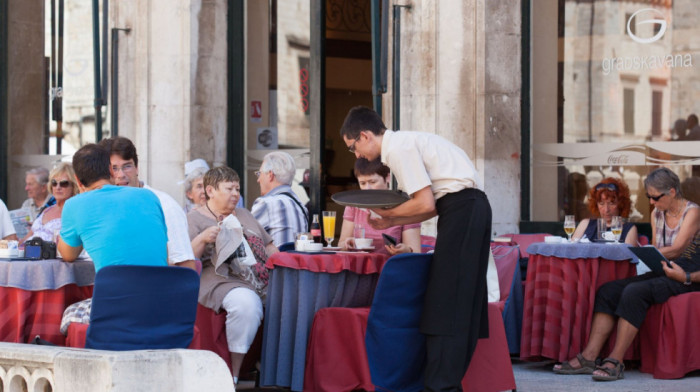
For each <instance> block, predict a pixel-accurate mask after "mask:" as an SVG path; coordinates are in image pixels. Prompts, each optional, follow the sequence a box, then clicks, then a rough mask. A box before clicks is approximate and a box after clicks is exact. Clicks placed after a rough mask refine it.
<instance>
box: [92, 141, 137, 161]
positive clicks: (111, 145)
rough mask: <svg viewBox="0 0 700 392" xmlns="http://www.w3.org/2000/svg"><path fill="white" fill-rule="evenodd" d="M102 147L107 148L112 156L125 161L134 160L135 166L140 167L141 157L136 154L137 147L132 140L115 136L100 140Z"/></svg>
mask: <svg viewBox="0 0 700 392" xmlns="http://www.w3.org/2000/svg"><path fill="white" fill-rule="evenodd" d="M100 146H102V147H104V148H106V149H107V151H109V155H110V156H112V155H114V154H116V155H119V156H120V157H121V158H122V159H123V160H125V161H128V160H129V159H132V160H133V161H134V165H135V166H136V167H139V156H138V154H136V146H134V143H132V142H131V140H129V139H127V138H125V137H123V136H115V137H111V138H109V139H102V140H100Z"/></svg>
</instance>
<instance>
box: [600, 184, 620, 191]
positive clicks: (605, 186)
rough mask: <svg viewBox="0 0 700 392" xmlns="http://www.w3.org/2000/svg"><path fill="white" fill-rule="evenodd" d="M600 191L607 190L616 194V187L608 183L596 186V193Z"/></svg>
mask: <svg viewBox="0 0 700 392" xmlns="http://www.w3.org/2000/svg"><path fill="white" fill-rule="evenodd" d="M601 189H603V190H608V191H611V192H617V185H615V184H612V183H608V184H598V185H596V186H595V190H596V191H599V190H601Z"/></svg>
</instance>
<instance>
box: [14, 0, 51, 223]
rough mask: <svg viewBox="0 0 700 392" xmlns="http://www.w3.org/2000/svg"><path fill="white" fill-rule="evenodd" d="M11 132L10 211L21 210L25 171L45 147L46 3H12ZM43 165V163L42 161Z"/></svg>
mask: <svg viewBox="0 0 700 392" xmlns="http://www.w3.org/2000/svg"><path fill="white" fill-rule="evenodd" d="M8 19H9V23H8V29H7V30H8V52H9V53H8V56H7V58H8V64H7V68H8V70H7V84H8V86H7V87H8V96H7V116H8V118H7V129H8V139H9V140H8V143H7V146H8V147H7V149H8V156H9V158H10V162H8V167H9V178H8V200H5V202H6V204H7V207H8V208H9V209H15V208H19V206H20V205H21V204H22V202H23V201H24V199H26V198H27V194H26V193H25V192H24V178H25V171H26V170H27V169H28V167H29V166H33V165H35V164H38V161H35V160H33V159H31V157H32V156H36V155H38V154H42V152H43V145H44V139H43V134H44V110H45V104H44V99H45V97H46V89H45V87H46V86H45V84H44V81H45V77H44V73H45V65H44V7H43V1H42V0H27V1H11V2H9V4H8ZM42 163H43V162H42Z"/></svg>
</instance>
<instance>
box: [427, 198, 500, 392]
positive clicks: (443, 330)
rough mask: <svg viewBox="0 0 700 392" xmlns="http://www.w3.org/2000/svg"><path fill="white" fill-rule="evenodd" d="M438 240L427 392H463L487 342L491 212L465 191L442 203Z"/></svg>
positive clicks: (431, 283)
mask: <svg viewBox="0 0 700 392" xmlns="http://www.w3.org/2000/svg"><path fill="white" fill-rule="evenodd" d="M436 207H437V212H438V216H439V218H438V235H437V241H436V244H435V254H434V255H433V261H432V264H431V266H430V276H429V278H428V287H427V290H426V295H425V304H424V310H423V316H422V319H421V332H422V333H424V334H426V336H427V340H426V344H427V362H426V369H425V390H426V391H461V390H462V387H461V382H462V378H463V377H464V374H465V373H466V371H467V368H468V367H469V362H470V361H471V357H472V354H473V353H474V350H475V349H476V343H477V340H478V339H479V338H480V337H481V338H483V337H488V308H487V289H486V269H487V268H488V258H489V248H490V242H491V206H490V205H489V202H488V199H487V198H486V195H485V194H484V192H482V191H480V190H478V189H465V190H462V191H460V192H457V193H451V194H447V195H445V196H443V197H441V198H440V199H439V200H438V201H437V203H436Z"/></svg>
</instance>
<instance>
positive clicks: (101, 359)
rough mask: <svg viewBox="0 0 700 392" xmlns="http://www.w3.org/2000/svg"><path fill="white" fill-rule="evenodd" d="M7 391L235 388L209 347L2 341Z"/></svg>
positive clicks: (0, 377)
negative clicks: (77, 346)
mask: <svg viewBox="0 0 700 392" xmlns="http://www.w3.org/2000/svg"><path fill="white" fill-rule="evenodd" d="M0 390H1V391H9V392H19V391H46V392H108V391H109V392H132V391H169V392H199V391H222V392H223V391H235V388H234V386H233V378H232V377H231V373H230V371H229V369H228V368H227V366H226V363H225V362H224V361H223V360H222V359H221V358H220V357H219V356H218V355H216V354H214V353H213V352H211V351H205V350H182V349H179V350H136V351H104V350H85V349H75V348H67V347H58V346H56V347H54V346H37V345H30V344H17V343H0Z"/></svg>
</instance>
